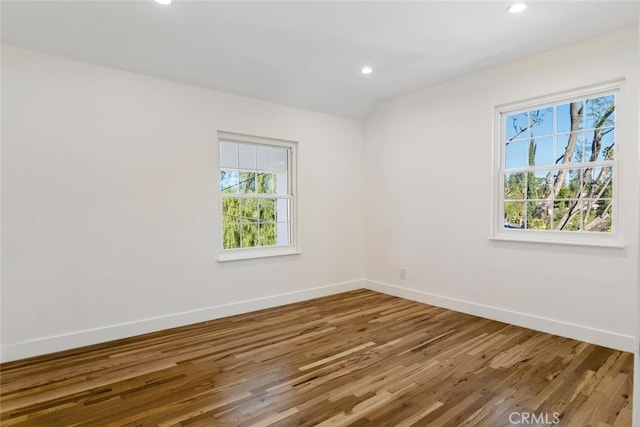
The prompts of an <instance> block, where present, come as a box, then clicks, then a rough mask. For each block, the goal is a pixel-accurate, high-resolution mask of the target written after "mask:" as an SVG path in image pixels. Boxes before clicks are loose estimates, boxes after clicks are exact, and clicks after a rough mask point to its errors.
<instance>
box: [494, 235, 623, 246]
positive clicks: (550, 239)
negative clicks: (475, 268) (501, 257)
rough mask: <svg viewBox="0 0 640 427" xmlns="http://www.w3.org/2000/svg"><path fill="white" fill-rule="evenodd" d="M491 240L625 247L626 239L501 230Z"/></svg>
mask: <svg viewBox="0 0 640 427" xmlns="http://www.w3.org/2000/svg"><path fill="white" fill-rule="evenodd" d="M489 240H495V241H507V242H521V243H547V244H551V245H572V246H593V247H602V248H618V249H622V248H624V247H625V245H624V241H623V240H622V239H621V238H619V237H616V236H610V235H597V234H596V235H584V234H570V235H565V233H558V232H553V231H550V232H535V233H531V232H526V231H525V232H518V231H516V232H506V233H504V232H500V233H496V234H495V235H493V236H490V237H489Z"/></svg>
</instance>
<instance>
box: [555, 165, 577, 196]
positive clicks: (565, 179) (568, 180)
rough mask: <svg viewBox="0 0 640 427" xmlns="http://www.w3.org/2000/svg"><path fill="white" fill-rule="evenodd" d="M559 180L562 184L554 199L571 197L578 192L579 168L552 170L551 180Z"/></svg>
mask: <svg viewBox="0 0 640 427" xmlns="http://www.w3.org/2000/svg"><path fill="white" fill-rule="evenodd" d="M558 181H561V182H562V185H561V186H560V189H559V191H558V194H556V195H555V198H556V199H573V198H576V197H578V194H579V193H580V181H581V179H580V170H579V169H572V170H567V169H565V170H560V171H554V173H553V182H554V183H555V182H558Z"/></svg>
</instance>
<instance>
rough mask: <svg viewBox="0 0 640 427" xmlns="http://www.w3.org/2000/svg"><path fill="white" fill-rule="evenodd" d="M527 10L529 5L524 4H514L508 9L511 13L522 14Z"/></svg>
mask: <svg viewBox="0 0 640 427" xmlns="http://www.w3.org/2000/svg"><path fill="white" fill-rule="evenodd" d="M526 8H527V5H526V4H524V3H514V4H512V5H511V6H509V8H508V9H507V10H508V11H509V13H520V12H523V11H524V10H525V9H526Z"/></svg>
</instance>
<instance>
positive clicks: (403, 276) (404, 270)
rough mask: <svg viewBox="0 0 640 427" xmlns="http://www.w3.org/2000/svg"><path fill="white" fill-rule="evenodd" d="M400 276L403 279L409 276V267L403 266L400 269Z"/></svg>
mask: <svg viewBox="0 0 640 427" xmlns="http://www.w3.org/2000/svg"><path fill="white" fill-rule="evenodd" d="M400 278H401V279H403V280H404V279H406V278H407V269H406V268H401V269H400Z"/></svg>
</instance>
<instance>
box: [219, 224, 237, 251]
mask: <svg viewBox="0 0 640 427" xmlns="http://www.w3.org/2000/svg"><path fill="white" fill-rule="evenodd" d="M222 234H223V240H222V242H223V248H224V249H235V248H239V247H240V235H241V232H240V224H231V223H230V224H224V226H223V233H222Z"/></svg>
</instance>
